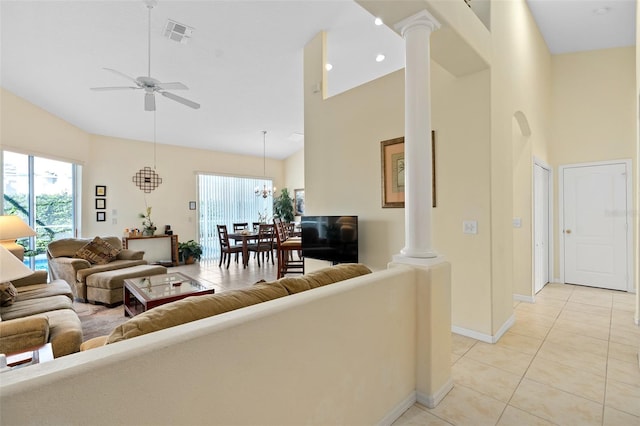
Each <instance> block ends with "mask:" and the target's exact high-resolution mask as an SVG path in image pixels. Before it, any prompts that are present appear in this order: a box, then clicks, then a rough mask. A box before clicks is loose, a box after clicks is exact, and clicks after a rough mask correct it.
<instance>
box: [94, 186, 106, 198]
mask: <svg viewBox="0 0 640 426" xmlns="http://www.w3.org/2000/svg"><path fill="white" fill-rule="evenodd" d="M106 196H107V187H106V186H104V185H96V197H106Z"/></svg>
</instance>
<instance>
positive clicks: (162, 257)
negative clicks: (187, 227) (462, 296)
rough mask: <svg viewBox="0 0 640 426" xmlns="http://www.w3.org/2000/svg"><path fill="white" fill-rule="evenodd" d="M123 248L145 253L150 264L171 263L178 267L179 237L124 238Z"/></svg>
mask: <svg viewBox="0 0 640 426" xmlns="http://www.w3.org/2000/svg"><path fill="white" fill-rule="evenodd" d="M122 247H123V248H126V249H131V250H141V251H144V258H145V260H147V261H148V262H149V263H165V262H167V261H169V260H170V261H171V264H172V265H173V266H178V264H179V261H180V260H179V258H178V236H177V235H152V236H150V237H142V236H140V237H122Z"/></svg>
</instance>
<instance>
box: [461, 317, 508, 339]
mask: <svg viewBox="0 0 640 426" xmlns="http://www.w3.org/2000/svg"><path fill="white" fill-rule="evenodd" d="M515 322H516V317H515V316H513V314H511V316H510V317H509V318H507V320H506V321H505V322H504V324H502V326H501V327H500V328H499V329H498V331H497V333H496V334H495V335H494V336H492V335H490V334H484V333H480V332H478V331H475V330H469V329H468V328H463V327H458V326H456V325H452V326H451V331H452V332H454V333H456V334H460V335H462V336H466V337H471V338H472V339H476V340H480V341H481V342H485V343H496V342H497V341H498V340H500V338H501V337H502V335H503V334H504V333H506V332H507V330H509V329H510V328H511V326H512V325H513V324H515Z"/></svg>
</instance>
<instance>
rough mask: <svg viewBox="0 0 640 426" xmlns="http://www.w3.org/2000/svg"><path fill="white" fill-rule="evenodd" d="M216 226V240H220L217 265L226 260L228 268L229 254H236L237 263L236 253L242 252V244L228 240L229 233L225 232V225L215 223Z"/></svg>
mask: <svg viewBox="0 0 640 426" xmlns="http://www.w3.org/2000/svg"><path fill="white" fill-rule="evenodd" d="M217 227H218V240H219V241H220V262H219V263H218V266H222V262H223V261H225V260H226V262H227V269H229V263H231V255H232V254H235V255H236V263H238V253H242V245H237V244H233V245H232V244H231V243H230V242H229V233H228V232H227V225H217Z"/></svg>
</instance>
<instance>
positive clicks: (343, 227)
mask: <svg viewBox="0 0 640 426" xmlns="http://www.w3.org/2000/svg"><path fill="white" fill-rule="evenodd" d="M300 226H301V228H302V255H303V256H304V257H308V258H310V259H319V260H326V261H329V262H332V263H334V264H336V263H357V262H358V216H302V219H301V222H300Z"/></svg>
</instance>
